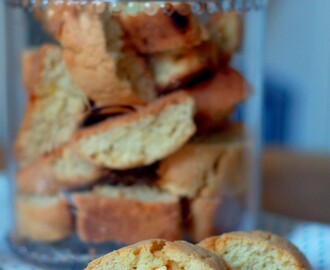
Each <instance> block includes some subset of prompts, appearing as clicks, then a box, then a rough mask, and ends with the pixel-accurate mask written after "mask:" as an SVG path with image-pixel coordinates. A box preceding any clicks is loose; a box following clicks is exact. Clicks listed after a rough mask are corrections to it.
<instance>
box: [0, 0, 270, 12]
mask: <svg viewBox="0 0 330 270" xmlns="http://www.w3.org/2000/svg"><path fill="white" fill-rule="evenodd" d="M5 2H6V4H7V5H10V6H18V7H23V8H26V9H29V10H32V9H35V8H40V9H44V8H47V7H48V5H49V4H52V5H62V4H67V5H78V6H79V7H80V8H84V7H86V6H89V7H90V6H92V7H95V10H97V11H99V12H103V11H104V10H110V11H111V10H114V11H118V10H121V9H129V8H131V7H133V6H134V5H140V6H141V7H140V8H141V10H142V9H144V8H146V9H148V8H150V5H158V6H160V7H166V5H168V4H172V3H179V2H181V3H188V4H190V5H191V10H192V12H194V13H197V14H198V13H202V12H205V11H207V12H209V13H214V12H218V11H224V12H229V11H237V12H245V11H249V10H257V9H262V8H265V7H266V6H267V4H268V0H172V1H161V0H150V1H146V0H133V1H130V0H5ZM119 5H120V8H119Z"/></svg>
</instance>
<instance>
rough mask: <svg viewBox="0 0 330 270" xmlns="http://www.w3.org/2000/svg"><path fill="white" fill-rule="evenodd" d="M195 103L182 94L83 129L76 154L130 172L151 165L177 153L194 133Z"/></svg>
mask: <svg viewBox="0 0 330 270" xmlns="http://www.w3.org/2000/svg"><path fill="white" fill-rule="evenodd" d="M193 115H194V101H193V99H192V98H191V97H190V96H189V95H188V94H186V93H184V92H177V93H174V94H171V95H168V96H164V97H162V98H160V99H157V100H156V101H154V102H153V103H151V104H149V105H148V106H146V107H140V108H137V111H136V112H131V113H128V114H125V115H122V116H118V117H116V118H113V119H107V120H105V121H103V122H100V123H98V124H95V125H94V126H90V127H86V128H85V129H82V130H81V131H80V132H79V134H77V136H76V137H75V138H74V141H75V144H76V149H77V151H78V152H79V153H80V154H81V155H82V156H83V157H85V158H86V159H87V160H89V161H90V162H92V163H95V164H97V165H100V166H104V167H107V168H110V169H120V170H124V169H130V168H136V167H142V166H146V165H149V164H152V163H154V162H155V161H157V160H160V159H162V158H164V157H166V156H168V155H170V154H171V153H173V152H175V151H176V150H177V149H179V148H180V147H181V146H182V145H183V144H185V143H186V142H187V141H188V140H189V138H190V137H191V136H192V135H193V134H194V132H195V125H194V122H193Z"/></svg>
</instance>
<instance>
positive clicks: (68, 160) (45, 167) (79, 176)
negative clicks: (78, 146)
mask: <svg viewBox="0 0 330 270" xmlns="http://www.w3.org/2000/svg"><path fill="white" fill-rule="evenodd" d="M101 174H102V169H101V168H99V167H98V166H96V165H94V164H92V163H89V162H87V161H85V160H84V159H82V158H81V157H80V156H79V155H78V154H77V153H76V152H75V149H74V147H73V146H72V144H70V143H69V144H66V145H64V146H63V147H60V148H59V149H57V150H55V151H53V152H52V153H50V154H48V155H47V156H45V157H41V158H39V159H38V160H36V161H35V162H34V163H33V164H31V165H29V166H28V167H27V168H24V169H22V170H19V171H18V173H17V175H16V183H17V187H18V190H19V191H20V192H24V193H32V194H48V195H51V194H56V193H58V192H59V191H60V190H63V189H65V190H67V189H77V188H82V187H86V186H88V185H90V184H93V183H94V182H96V181H97V180H98V178H99V177H100V176H101Z"/></svg>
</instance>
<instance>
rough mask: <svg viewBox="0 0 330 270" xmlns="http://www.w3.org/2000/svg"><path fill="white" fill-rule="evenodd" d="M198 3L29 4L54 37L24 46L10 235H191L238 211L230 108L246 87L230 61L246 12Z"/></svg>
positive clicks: (97, 239) (243, 148)
mask: <svg viewBox="0 0 330 270" xmlns="http://www.w3.org/2000/svg"><path fill="white" fill-rule="evenodd" d="M194 7H195V6H194V5H192V4H190V3H182V2H181V3H179V2H178V3H175V2H174V3H163V2H159V3H158V2H148V3H147V2H146V3H112V4H111V3H101V4H99V5H95V4H91V5H85V6H83V7H82V5H79V4H74V3H70V4H69V3H66V1H60V3H58V1H54V2H53V4H52V3H49V4H48V5H47V7H44V8H35V9H34V10H33V16H34V19H35V20H37V21H38V22H39V23H40V24H41V25H42V27H43V29H44V31H45V33H46V34H47V35H48V37H49V39H52V40H53V42H50V43H44V44H43V45H40V46H37V47H32V48H28V49H26V50H25V51H24V52H23V53H22V61H21V63H22V81H23V86H24V92H25V95H26V105H25V112H24V115H23V118H22V122H21V126H20V128H19V131H18V134H17V137H16V144H15V154H16V161H17V174H16V187H17V191H16V192H17V195H16V202H15V205H16V228H15V230H16V231H15V233H16V235H17V237H19V238H22V239H27V240H32V241H37V242H58V241H62V240H65V239H68V238H70V237H73V236H74V237H77V238H78V239H79V240H80V241H82V242H86V243H107V242H116V243H121V244H130V243H133V242H136V241H140V240H143V239H148V238H162V239H167V240H170V241H173V240H177V239H189V240H190V241H192V242H198V241H200V240H201V239H204V238H205V237H207V236H210V235H214V234H216V233H218V231H219V230H223V229H224V228H225V227H226V226H225V225H226V224H232V225H233V226H235V224H236V225H237V224H238V222H239V220H240V218H241V216H242V211H243V210H242V204H244V203H243V202H244V198H245V195H246V190H247V179H246V178H247V177H246V175H247V161H246V152H247V149H248V148H249V146H248V145H247V141H246V136H245V134H244V126H243V124H242V123H240V122H239V121H237V120H235V119H237V117H236V118H235V115H237V107H238V106H239V105H240V104H242V102H243V101H244V100H246V99H247V98H248V97H249V95H250V94H251V89H250V87H249V85H248V82H247V81H246V80H245V79H244V77H243V76H242V75H241V74H240V73H239V72H238V70H236V69H235V68H233V65H232V59H233V58H234V57H235V55H236V53H237V52H238V51H239V49H240V45H241V37H242V35H243V30H244V29H243V24H242V18H241V15H239V14H237V13H235V12H223V11H215V12H212V13H211V12H207V7H206V5H205V6H204V4H201V5H200V6H199V8H201V10H199V11H197V12H196V10H195V9H194ZM203 7H204V11H203ZM230 229H234V228H230Z"/></svg>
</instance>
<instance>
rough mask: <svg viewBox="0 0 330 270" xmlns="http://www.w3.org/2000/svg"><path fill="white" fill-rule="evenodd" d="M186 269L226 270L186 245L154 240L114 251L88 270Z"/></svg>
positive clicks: (215, 260)
mask: <svg viewBox="0 0 330 270" xmlns="http://www.w3.org/2000/svg"><path fill="white" fill-rule="evenodd" d="M110 269H111V270H131V269H137V270H142V269H155V270H166V269H172V270H174V269H185V270H193V269H196V270H197V269H199V270H211V269H212V270H225V269H226V268H225V267H224V264H223V262H222V261H221V259H219V258H217V257H216V256H214V255H213V254H212V253H211V252H208V251H207V250H204V249H202V248H200V247H198V246H196V245H192V244H190V243H188V242H184V241H176V242H169V241H166V240H161V239H151V240H146V241H142V242H139V243H136V244H134V245H131V246H127V247H124V248H122V249H119V250H116V251H113V252H111V253H109V254H107V255H105V256H103V257H101V258H98V259H96V260H94V261H92V262H91V263H89V265H88V266H87V268H85V270H110Z"/></svg>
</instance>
